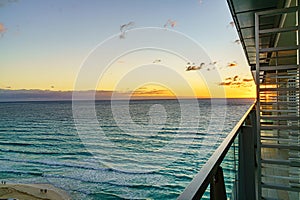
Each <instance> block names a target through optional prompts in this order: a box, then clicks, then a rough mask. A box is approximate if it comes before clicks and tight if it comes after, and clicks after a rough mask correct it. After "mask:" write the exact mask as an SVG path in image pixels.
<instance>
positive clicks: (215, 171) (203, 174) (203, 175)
mask: <svg viewBox="0 0 300 200" xmlns="http://www.w3.org/2000/svg"><path fill="white" fill-rule="evenodd" d="M254 107H255V103H254V104H253V105H252V106H251V107H250V108H249V109H248V111H247V112H246V113H245V115H244V116H243V117H242V118H241V120H240V121H239V122H238V123H237V124H236V126H235V127H234V128H233V129H232V131H231V132H230V133H229V134H228V136H227V137H226V138H225V139H224V141H223V142H222V143H221V145H220V146H219V147H218V148H217V150H216V151H215V152H214V153H213V155H212V156H211V157H210V159H209V160H208V161H207V162H206V164H205V165H204V166H203V167H202V168H201V170H200V171H199V173H198V174H197V175H196V176H195V177H194V179H193V180H192V182H191V183H190V184H189V185H188V186H187V187H186V188H185V190H184V191H183V193H182V194H181V195H180V196H179V197H178V199H180V200H188V199H201V198H202V197H203V195H204V194H205V192H206V194H207V193H208V192H209V196H210V199H218V200H222V199H225V200H226V199H227V195H226V187H225V181H224V175H223V168H222V167H221V165H222V164H224V161H225V160H227V159H224V158H225V157H227V156H228V152H229V150H230V149H231V148H232V147H234V149H235V145H234V144H235V140H238V143H237V147H238V153H237V151H233V154H234V155H233V156H231V157H233V158H235V156H236V155H235V154H238V163H237V165H238V169H237V170H235V171H236V172H237V174H236V175H235V177H234V179H235V180H234V181H233V182H234V185H233V186H232V187H231V188H233V191H232V196H233V199H245V198H246V197H243V196H245V195H246V194H247V198H249V199H255V198H256V197H255V169H256V164H255V163H256V160H255V151H256V148H255V146H256V145H255V144H256V142H257V141H256V138H257V137H256V131H255V128H256V116H255V109H254ZM222 162H223V163H222ZM226 162H236V159H229V160H227V161H226ZM227 166H228V164H227ZM229 166H233V167H234V168H235V166H236V165H235V163H232V164H231V165H229ZM209 185H210V188H208V186H209ZM207 189H210V191H207ZM251 195H253V198H251Z"/></svg>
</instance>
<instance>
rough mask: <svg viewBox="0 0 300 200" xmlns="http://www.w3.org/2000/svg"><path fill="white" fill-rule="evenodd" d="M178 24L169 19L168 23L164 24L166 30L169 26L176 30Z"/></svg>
mask: <svg viewBox="0 0 300 200" xmlns="http://www.w3.org/2000/svg"><path fill="white" fill-rule="evenodd" d="M176 24H177V22H176V21H175V20H171V19H168V21H167V22H166V23H165V24H164V28H167V27H168V26H170V27H172V28H174V27H175V26H176Z"/></svg>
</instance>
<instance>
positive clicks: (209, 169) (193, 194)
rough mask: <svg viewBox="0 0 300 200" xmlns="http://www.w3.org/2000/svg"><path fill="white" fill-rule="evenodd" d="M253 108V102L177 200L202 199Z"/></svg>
mask: <svg viewBox="0 0 300 200" xmlns="http://www.w3.org/2000/svg"><path fill="white" fill-rule="evenodd" d="M254 106H255V102H254V103H253V104H252V105H251V107H250V108H249V109H248V111H247V112H246V113H245V114H244V116H243V117H242V118H241V120H240V121H239V122H238V123H237V124H236V125H235V127H234V128H233V129H232V131H231V132H230V133H229V134H228V136H227V137H226V138H225V139H224V141H223V142H222V143H221V145H220V146H219V147H218V148H217V150H216V151H215V152H214V153H213V155H212V156H211V157H210V158H209V160H208V161H207V162H206V164H205V165H204V166H203V167H202V168H201V170H200V171H199V172H198V174H196V176H195V177H194V178H193V180H192V181H191V183H190V184H189V185H188V186H187V187H186V188H185V190H184V191H183V192H182V193H181V194H180V196H179V197H178V200H188V199H200V198H201V197H202V195H203V194H204V192H205V190H206V188H207V187H208V185H209V183H210V181H211V180H212V179H213V176H214V174H215V172H216V170H217V168H218V166H220V164H221V162H222V161H223V159H224V157H225V155H226V154H227V152H228V150H229V148H230V146H231V145H232V143H233V141H234V139H235V137H236V136H237V135H238V133H239V130H240V128H241V127H242V125H243V123H244V121H245V120H246V118H247V116H248V115H249V113H250V112H251V110H253V108H254Z"/></svg>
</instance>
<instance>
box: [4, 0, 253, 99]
mask: <svg viewBox="0 0 300 200" xmlns="http://www.w3.org/2000/svg"><path fill="white" fill-rule="evenodd" d="M231 22H232V17H231V15H230V11H229V9H228V6H227V2H226V0H202V1H201V0H200V1H199V0H186V1H174V0H152V1H146V0H64V1H61V0H51V1H50V0H44V1H39V0H26V1H25V0H0V100H19V99H22V98H23V99H24V98H25V99H39V98H45V99H51V98H58V99H59V98H62V99H64V98H65V99H69V98H70V97H71V94H72V91H74V90H75V91H82V93H84V92H86V93H88V92H89V91H94V90H97V91H98V93H97V95H98V97H99V98H100V99H101V98H105V99H106V98H110V96H111V95H113V96H114V97H116V98H122V97H124V96H132V97H135V98H151V97H152V98H153V97H155V98H178V97H182V98H189V97H199V98H208V97H230V98H233V97H254V96H255V84H254V82H253V80H252V76H251V73H250V71H249V66H248V64H247V61H246V58H245V56H244V53H243V49H242V46H241V44H239V41H238V39H239V38H238V35H237V32H236V29H235V27H234V26H232V24H231ZM122 25H123V26H122ZM121 26H122V27H121ZM187 69H190V70H187ZM83 96H84V95H83Z"/></svg>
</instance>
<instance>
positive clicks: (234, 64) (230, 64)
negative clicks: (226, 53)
mask: <svg viewBox="0 0 300 200" xmlns="http://www.w3.org/2000/svg"><path fill="white" fill-rule="evenodd" d="M236 66H238V64H237V63H236V62H235V61H233V62H230V63H228V64H227V67H236Z"/></svg>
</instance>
